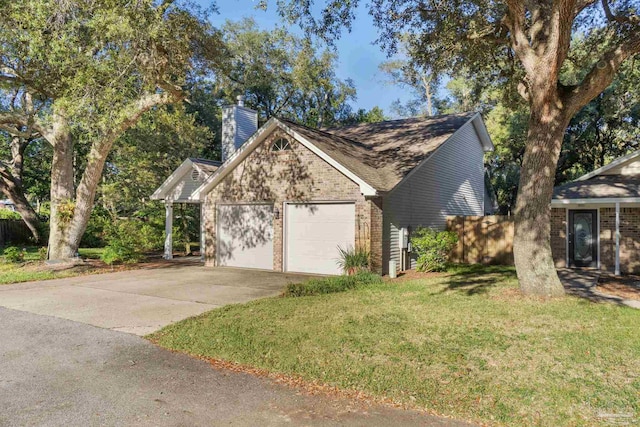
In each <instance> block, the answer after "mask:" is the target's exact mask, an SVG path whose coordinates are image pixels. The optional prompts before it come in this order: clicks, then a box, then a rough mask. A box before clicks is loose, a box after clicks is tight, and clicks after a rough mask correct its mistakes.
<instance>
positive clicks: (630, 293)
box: [596, 274, 640, 300]
mask: <svg viewBox="0 0 640 427" xmlns="http://www.w3.org/2000/svg"><path fill="white" fill-rule="evenodd" d="M596 290H597V291H599V292H602V293H604V294H608V295H614V296H617V297H620V298H624V299H634V300H640V276H636V275H625V276H613V275H608V274H606V275H605V274H603V275H602V276H600V279H599V280H598V285H597V287H596Z"/></svg>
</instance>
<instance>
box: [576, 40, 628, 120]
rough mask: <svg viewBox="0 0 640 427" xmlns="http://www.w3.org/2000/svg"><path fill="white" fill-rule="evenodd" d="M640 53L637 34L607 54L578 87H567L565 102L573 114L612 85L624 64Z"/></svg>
mask: <svg viewBox="0 0 640 427" xmlns="http://www.w3.org/2000/svg"><path fill="white" fill-rule="evenodd" d="M639 52H640V33H638V32H635V33H634V34H633V35H632V36H630V37H629V38H627V40H625V41H624V42H622V43H621V44H619V45H618V46H617V47H615V48H614V49H611V50H610V51H608V52H606V53H605V54H604V55H603V56H602V57H601V58H600V60H599V61H598V62H596V64H595V65H594V66H593V68H591V71H589V73H588V74H587V75H586V76H585V78H584V79H583V80H582V83H580V84H579V85H578V86H572V87H567V88H566V90H565V95H564V100H565V103H566V105H567V108H568V109H569V110H570V111H571V114H572V115H573V114H575V113H576V112H578V111H579V110H580V109H581V108H582V107H584V106H585V105H587V104H588V103H589V102H590V101H591V100H592V99H593V98H594V97H595V96H597V95H598V94H599V93H600V92H602V91H603V90H605V89H606V88H607V86H609V85H610V84H611V82H612V81H613V78H614V77H615V75H616V73H617V71H618V69H619V68H620V66H621V65H622V63H623V62H624V61H625V60H626V59H627V58H630V57H632V56H633V55H635V54H637V53H639Z"/></svg>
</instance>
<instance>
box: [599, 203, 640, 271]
mask: <svg viewBox="0 0 640 427" xmlns="http://www.w3.org/2000/svg"><path fill="white" fill-rule="evenodd" d="M615 231H616V210H615V208H601V209H600V263H601V267H602V269H603V270H608V271H615V262H616V234H615ZM620 271H621V272H622V273H639V272H640V208H620Z"/></svg>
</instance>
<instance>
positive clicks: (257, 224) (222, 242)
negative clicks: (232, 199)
mask: <svg viewBox="0 0 640 427" xmlns="http://www.w3.org/2000/svg"><path fill="white" fill-rule="evenodd" d="M217 224H218V238H217V240H218V247H217V249H218V250H217V260H218V265H222V266H231V267H246V268H262V269H266V270H273V205H219V206H218V216H217Z"/></svg>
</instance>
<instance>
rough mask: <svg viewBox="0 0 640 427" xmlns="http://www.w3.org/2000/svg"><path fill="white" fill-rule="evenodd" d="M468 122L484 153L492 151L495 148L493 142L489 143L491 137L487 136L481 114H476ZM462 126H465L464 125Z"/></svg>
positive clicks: (487, 132)
mask: <svg viewBox="0 0 640 427" xmlns="http://www.w3.org/2000/svg"><path fill="white" fill-rule="evenodd" d="M469 121H470V122H471V123H472V124H473V128H474V129H475V131H476V133H477V134H478V138H479V139H480V143H481V144H482V148H483V149H484V151H485V152H489V151H493V150H494V148H495V146H494V145H493V141H491V136H490V135H489V131H488V130H487V126H486V125H485V123H484V119H483V118H482V114H480V113H476V114H475V115H474V116H473V117H472V118H471V119H470V120H469ZM464 125H466V123H465V124H464ZM464 125H463V126H464ZM452 136H453V135H452Z"/></svg>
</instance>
